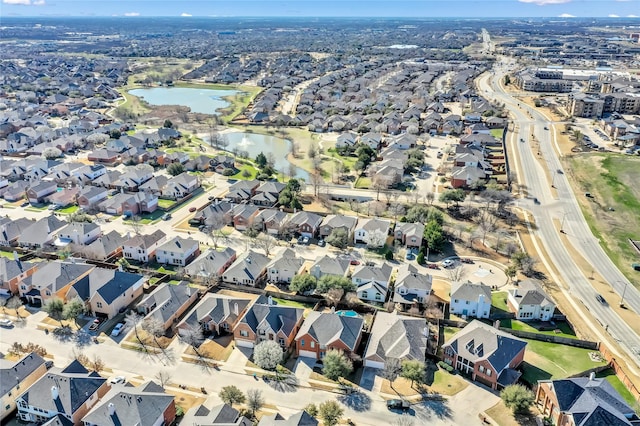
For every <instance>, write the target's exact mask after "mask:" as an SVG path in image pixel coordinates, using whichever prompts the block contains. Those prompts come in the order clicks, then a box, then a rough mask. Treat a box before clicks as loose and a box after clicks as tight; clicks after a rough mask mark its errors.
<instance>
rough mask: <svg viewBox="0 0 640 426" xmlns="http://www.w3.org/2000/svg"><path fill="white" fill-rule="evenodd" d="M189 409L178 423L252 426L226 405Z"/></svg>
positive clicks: (198, 406) (251, 423)
mask: <svg viewBox="0 0 640 426" xmlns="http://www.w3.org/2000/svg"><path fill="white" fill-rule="evenodd" d="M205 404H207V402H205V403H204V404H200V405H196V406H194V407H191V408H190V409H189V411H187V412H186V413H185V415H184V417H183V418H182V420H181V422H180V423H184V424H185V425H190V426H253V421H251V420H249V419H248V418H246V417H244V416H241V415H240V412H239V411H238V410H236V409H235V408H233V407H231V406H230V405H227V404H220V405H216V406H211V405H210V404H207V405H205Z"/></svg>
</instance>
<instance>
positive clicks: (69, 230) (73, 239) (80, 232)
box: [58, 222, 102, 246]
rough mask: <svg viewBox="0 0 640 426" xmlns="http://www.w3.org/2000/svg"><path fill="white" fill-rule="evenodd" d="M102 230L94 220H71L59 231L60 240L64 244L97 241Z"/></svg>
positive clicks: (81, 243)
mask: <svg viewBox="0 0 640 426" xmlns="http://www.w3.org/2000/svg"><path fill="white" fill-rule="evenodd" d="M101 233H102V230H101V229H100V225H97V224H95V223H93V222H71V223H69V224H68V225H67V226H65V227H64V228H62V229H61V230H60V231H58V240H59V241H60V242H61V243H63V244H68V243H73V244H76V245H82V246H84V245H87V244H91V243H92V242H93V241H95V240H96V239H97V238H98V237H99V236H100V234H101Z"/></svg>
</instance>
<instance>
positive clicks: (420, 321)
mask: <svg viewBox="0 0 640 426" xmlns="http://www.w3.org/2000/svg"><path fill="white" fill-rule="evenodd" d="M428 334H429V328H428V325H427V320H426V319H424V318H415V317H407V316H403V315H398V314H396V313H393V312H392V313H387V312H378V313H376V317H375V321H374V323H373V327H371V335H370V337H369V342H368V343H367V348H366V349H365V351H364V357H363V361H364V366H365V367H370V368H377V369H379V370H382V369H384V365H385V363H386V362H387V361H388V360H389V359H397V360H403V361H404V360H410V361H420V362H424V361H425V354H426V351H427V338H428Z"/></svg>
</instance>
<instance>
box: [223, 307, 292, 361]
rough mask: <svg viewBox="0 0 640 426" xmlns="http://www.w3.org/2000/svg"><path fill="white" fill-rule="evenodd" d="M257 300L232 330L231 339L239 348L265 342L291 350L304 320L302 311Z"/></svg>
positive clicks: (251, 346)
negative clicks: (269, 341)
mask: <svg viewBox="0 0 640 426" xmlns="http://www.w3.org/2000/svg"><path fill="white" fill-rule="evenodd" d="M263 302H264V301H261V300H257V301H256V302H255V303H254V304H253V306H251V308H250V309H249V310H248V311H247V313H246V314H245V315H244V316H243V317H242V319H241V320H240V322H239V323H238V324H237V325H236V328H235V329H234V330H233V338H234V340H235V342H236V345H238V346H240V347H246V348H253V347H254V346H255V345H257V344H259V343H261V342H264V341H266V340H273V341H275V342H277V343H278V344H280V346H281V347H282V348H283V350H285V351H286V350H288V349H290V348H292V344H293V341H294V339H295V337H296V334H297V333H298V330H299V329H300V325H301V324H302V321H303V320H304V315H303V314H304V309H302V308H295V307H292V306H279V305H275V304H273V301H272V299H271V298H269V299H268V301H267V303H263Z"/></svg>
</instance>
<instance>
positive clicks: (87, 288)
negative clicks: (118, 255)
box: [73, 265, 142, 304]
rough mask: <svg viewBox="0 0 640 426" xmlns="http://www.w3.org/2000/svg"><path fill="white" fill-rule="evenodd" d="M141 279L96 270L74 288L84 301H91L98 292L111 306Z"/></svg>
mask: <svg viewBox="0 0 640 426" xmlns="http://www.w3.org/2000/svg"><path fill="white" fill-rule="evenodd" d="M85 266H90V265H85ZM92 267H93V266H92ZM141 278H142V275H138V274H131V273H129V272H121V271H118V270H114V269H103V268H96V269H94V270H93V271H91V272H90V273H89V275H87V276H85V277H82V278H81V279H80V280H78V281H77V282H76V283H74V284H73V288H74V289H75V290H76V292H77V293H78V296H79V297H80V298H81V299H82V300H88V299H90V298H91V297H93V295H94V294H95V293H96V292H97V293H98V294H99V295H100V297H102V299H103V300H104V301H105V302H106V303H108V304H110V303H111V302H113V301H114V300H115V299H117V298H118V297H119V296H121V295H122V293H124V292H125V291H126V290H128V289H129V288H131V287H133V285H134V284H135V283H137V282H138V281H140V279H141Z"/></svg>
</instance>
